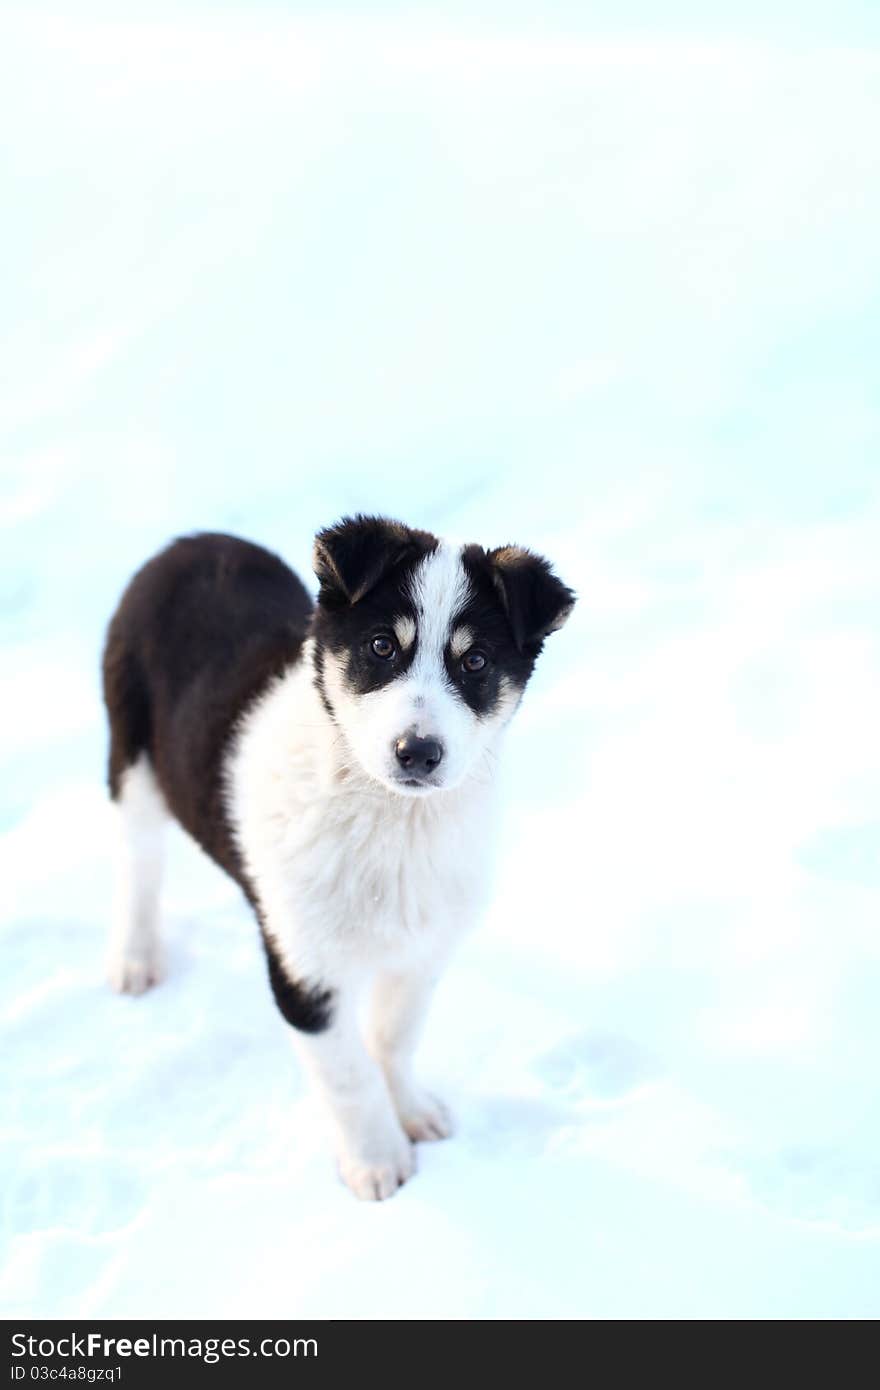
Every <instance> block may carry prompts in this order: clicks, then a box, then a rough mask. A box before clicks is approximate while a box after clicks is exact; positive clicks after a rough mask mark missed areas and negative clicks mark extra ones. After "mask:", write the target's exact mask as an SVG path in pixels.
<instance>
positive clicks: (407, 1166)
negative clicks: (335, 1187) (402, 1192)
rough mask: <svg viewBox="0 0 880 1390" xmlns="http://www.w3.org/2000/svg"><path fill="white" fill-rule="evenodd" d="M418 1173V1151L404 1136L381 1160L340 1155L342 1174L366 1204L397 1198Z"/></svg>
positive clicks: (355, 1193)
mask: <svg viewBox="0 0 880 1390" xmlns="http://www.w3.org/2000/svg"><path fill="white" fill-rule="evenodd" d="M415 1171H416V1151H415V1149H414V1148H413V1146H412V1144H411V1143H410V1142H409V1140H408V1139H406V1138H405V1136H404V1135H401V1136H400V1140H399V1141H395V1143H394V1144H392V1145H390V1146H389V1148H388V1150H387V1151H386V1152H385V1153H382V1154H381V1155H380V1156H378V1157H377V1156H371V1157H370V1158H369V1159H364V1158H362V1157H360V1156H358V1155H355V1154H347V1153H343V1154H340V1155H339V1175H340V1177H341V1178H342V1181H343V1182H344V1183H345V1185H346V1187H348V1188H350V1190H351V1191H352V1192H353V1193H354V1195H355V1197H359V1198H360V1200H361V1201H362V1202H383V1201H384V1200H385V1198H386V1197H393V1196H394V1194H395V1192H396V1191H397V1189H398V1188H399V1187H402V1186H403V1184H404V1183H405V1182H406V1180H407V1178H411V1177H412V1175H413V1173H414V1172H415Z"/></svg>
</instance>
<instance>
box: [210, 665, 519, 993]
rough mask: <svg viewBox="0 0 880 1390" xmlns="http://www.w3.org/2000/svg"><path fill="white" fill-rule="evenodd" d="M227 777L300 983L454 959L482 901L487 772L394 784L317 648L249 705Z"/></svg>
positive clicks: (274, 928)
mask: <svg viewBox="0 0 880 1390" xmlns="http://www.w3.org/2000/svg"><path fill="white" fill-rule="evenodd" d="M226 774H227V785H228V805H229V811H230V815H231V819H232V823H233V826H234V829H235V833H236V836H237V840H238V844H239V847H240V850H241V852H242V855H243V857H244V862H245V865H246V867H247V870H248V873H249V875H250V878H251V881H252V882H253V883H254V885H255V886H256V889H257V893H258V895H259V898H260V902H261V906H262V908H263V910H264V914H265V918H266V925H267V929H268V930H269V931H270V933H271V935H272V937H273V939H274V940H275V942H276V944H277V946H278V947H279V949H280V950H281V953H282V955H283V957H284V958H285V962H286V963H287V965H288V966H289V968H290V970H291V974H292V975H293V976H294V977H295V978H299V979H306V980H314V981H321V982H327V983H332V982H334V981H335V980H336V979H337V978H338V976H339V974H340V972H342V973H344V974H349V973H351V974H360V973H362V972H363V971H366V970H370V969H372V968H374V967H376V966H382V967H388V966H391V967H394V966H395V965H396V964H398V963H405V962H406V961H413V960H417V959H419V958H426V959H427V958H430V957H435V956H440V957H442V956H443V955H445V953H446V951H447V950H448V948H449V946H450V945H451V944H452V942H453V941H454V939H455V937H456V936H457V935H458V934H459V933H460V932H461V931H463V930H464V929H466V928H467V927H468V926H469V925H470V924H471V923H472V922H473V920H474V918H475V916H476V915H477V913H478V912H479V910H480V908H481V907H482V902H483V893H484V886H485V883H486V880H487V872H488V864H489V848H490V846H489V841H490V839H491V833H492V821H493V816H492V802H493V796H492V786H491V783H490V781H489V780H488V778H487V777H486V775H485V773H484V774H483V776H482V777H481V778H470V779H468V780H467V781H466V782H464V783H463V784H462V785H461V786H459V787H457V788H456V789H455V790H453V791H448V792H437V793H435V794H433V795H431V796H429V797H425V798H413V797H403V796H397V795H395V794H394V793H393V792H390V791H387V790H386V789H385V788H384V787H382V786H381V785H379V784H378V783H376V782H374V781H373V779H372V778H369V777H368V776H367V775H366V774H365V773H364V772H363V771H362V770H361V769H360V767H359V766H358V765H357V764H356V763H355V762H354V761H353V759H352V758H351V755H350V753H349V752H348V750H347V747H346V744H345V740H344V738H343V736H342V735H341V734H340V732H339V730H338V729H337V728H336V727H335V726H334V725H333V724H332V722H331V721H330V719H329V718H328V717H327V715H326V713H325V711H324V709H323V707H322V706H321V703H320V700H319V698H318V695H317V692H316V691H315V689H314V686H313V683H312V671H311V662H310V660H309V653H308V651H307V652H306V656H305V659H304V661H303V662H302V663H301V665H299V666H298V667H297V668H296V669H295V670H293V671H291V672H290V673H288V674H287V675H286V676H284V677H283V678H282V679H281V680H280V681H278V682H277V683H275V684H274V685H273V686H272V687H271V688H270V690H269V691H268V692H267V693H266V694H265V695H264V696H263V697H262V698H261V700H260V701H259V702H258V703H257V704H256V705H255V706H254V707H253V708H252V709H251V710H249V711H248V713H247V715H246V716H245V719H244V721H243V724H242V727H241V730H240V732H239V734H238V736H237V738H236V741H235V744H234V746H233V749H232V752H231V755H230V757H229V760H228V763H227V769H226ZM328 977H329V978H328Z"/></svg>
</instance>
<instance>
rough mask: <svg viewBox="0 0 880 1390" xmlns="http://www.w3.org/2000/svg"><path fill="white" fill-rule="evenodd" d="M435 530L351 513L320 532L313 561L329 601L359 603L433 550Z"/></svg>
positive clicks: (323, 596) (322, 588)
mask: <svg viewBox="0 0 880 1390" xmlns="http://www.w3.org/2000/svg"><path fill="white" fill-rule="evenodd" d="M436 545H437V540H436V537H435V536H432V535H430V534H429V533H428V532H427V531H415V530H413V528H412V527H410V526H404V524H403V522H401V521H389V520H388V518H387V517H382V516H346V517H343V518H342V520H341V521H338V522H337V523H336V525H335V526H328V527H327V529H326V530H324V531H319V532H318V535H317V536H316V537H315V550H314V555H313V558H312V564H313V567H314V570H315V574H316V575H317V576H318V579H319V581H320V585H321V592H320V599H321V601H322V602H324V603H327V602H329V603H331V604H332V603H336V604H339V603H357V602H358V600H359V599H362V598H363V597H364V594H368V593H369V592H370V590H371V589H373V588H375V586H376V585H377V584H378V582H379V580H380V579H381V578H382V577H383V575H385V574H387V573H388V571H389V570H391V569H394V567H395V566H396V565H399V564H401V562H402V561H404V560H409V559H416V558H417V557H418V556H420V555H427V554H428V552H429V551H431V550H433V549H434V548H435V546H436Z"/></svg>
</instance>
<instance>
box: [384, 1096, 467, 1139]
mask: <svg viewBox="0 0 880 1390" xmlns="http://www.w3.org/2000/svg"><path fill="white" fill-rule="evenodd" d="M397 1113H398V1115H399V1117H400V1123H401V1124H402V1125H403V1128H404V1129H405V1131H406V1133H407V1134H408V1135H409V1137H410V1139H413V1140H416V1141H418V1142H419V1143H426V1142H431V1141H433V1140H435V1139H448V1138H449V1136H450V1135H451V1134H453V1133H454V1132H455V1122H454V1120H453V1118H452V1115H451V1113H450V1111H449V1109H448V1108H447V1106H445V1105H444V1104H443V1102H442V1100H438V1099H437V1097H436V1096H432V1095H430V1094H429V1092H428V1091H413V1092H411V1093H410V1094H408V1095H407V1096H406V1098H405V1100H402V1101H401V1103H400V1104H399V1105H398V1112H397Z"/></svg>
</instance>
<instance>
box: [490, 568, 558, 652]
mask: <svg viewBox="0 0 880 1390" xmlns="http://www.w3.org/2000/svg"><path fill="white" fill-rule="evenodd" d="M488 559H489V563H490V565H491V570H492V579H493V581H494V584H495V587H496V589H497V590H498V593H499V595H500V597H501V602H502V603H503V605H504V608H505V611H506V613H507V616H508V618H509V620H510V626H511V627H512V628H513V636H514V640H515V642H516V645H517V647H518V648H519V650H520V651H523V650H524V649H526V648H528V647H540V645H541V643H542V642H543V640H544V638H545V637H547V636H548V635H549V634H550V633H551V632H558V630H559V628H561V627H562V625H563V624H564V623H565V622H566V620H567V618H568V616H569V614H570V613H571V610H572V609H573V608H574V605H575V594H574V593H573V592H572V590H571V589H569V588H568V587H567V586H566V585H565V584H563V582H562V580H561V579H557V577H556V575H555V574H554V573H553V571H552V569H551V568H550V565H549V564H548V562H547V561H546V560H544V559H542V558H541V556H540V555H533V554H532V552H531V551H530V550H522V549H520V548H519V546H515V545H504V546H501V547H500V548H499V549H498V550H490V551H489V552H488Z"/></svg>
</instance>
